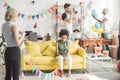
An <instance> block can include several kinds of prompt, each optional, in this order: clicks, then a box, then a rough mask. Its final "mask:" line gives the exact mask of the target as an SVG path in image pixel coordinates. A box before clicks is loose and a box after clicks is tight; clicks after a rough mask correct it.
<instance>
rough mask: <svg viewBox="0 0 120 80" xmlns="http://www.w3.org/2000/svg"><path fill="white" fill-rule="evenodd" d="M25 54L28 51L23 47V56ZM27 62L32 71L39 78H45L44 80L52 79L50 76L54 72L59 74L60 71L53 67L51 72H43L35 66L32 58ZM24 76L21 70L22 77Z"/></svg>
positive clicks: (41, 79) (42, 79)
mask: <svg viewBox="0 0 120 80" xmlns="http://www.w3.org/2000/svg"><path fill="white" fill-rule="evenodd" d="M27 55H28V51H27V49H24V56H27ZM29 64H30V67H32V73H34V72H35V75H36V76H38V77H39V79H40V80H44V79H46V80H52V77H54V74H55V75H60V72H59V70H58V69H55V70H54V71H53V72H51V73H44V72H42V71H40V70H39V69H38V68H37V66H36V65H35V64H34V62H33V60H32V58H30V62H29ZM24 78H25V75H24V73H23V72H22V79H24Z"/></svg>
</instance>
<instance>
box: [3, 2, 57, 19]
mask: <svg viewBox="0 0 120 80" xmlns="http://www.w3.org/2000/svg"><path fill="white" fill-rule="evenodd" d="M3 7H5V8H6V9H7V10H9V9H10V8H11V7H10V6H9V5H8V3H6V2H5V3H4V5H3ZM56 8H57V5H56V4H54V5H53V6H51V7H50V8H49V9H47V10H46V11H45V12H42V13H39V14H36V15H26V14H24V13H20V12H18V13H17V17H21V18H22V19H24V18H25V17H27V19H28V20H30V19H32V20H34V19H35V18H36V19H39V18H40V17H41V18H43V17H44V16H46V15H48V14H50V13H52V12H53V11H54V10H55V9H56Z"/></svg>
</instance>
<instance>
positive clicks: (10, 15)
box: [5, 8, 16, 21]
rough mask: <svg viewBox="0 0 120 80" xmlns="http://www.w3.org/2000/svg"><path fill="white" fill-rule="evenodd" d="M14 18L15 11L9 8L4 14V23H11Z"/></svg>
mask: <svg viewBox="0 0 120 80" xmlns="http://www.w3.org/2000/svg"><path fill="white" fill-rule="evenodd" d="M15 16H16V10H15V9H14V8H10V9H9V10H7V11H6V13H5V21H13V20H14V19H15Z"/></svg>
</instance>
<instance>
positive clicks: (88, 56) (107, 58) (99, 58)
mask: <svg viewBox="0 0 120 80" xmlns="http://www.w3.org/2000/svg"><path fill="white" fill-rule="evenodd" d="M93 56H95V57H93ZM86 58H87V60H89V70H88V72H89V73H91V68H92V63H91V62H93V61H102V62H103V61H104V60H107V61H110V62H111V63H112V58H111V57H109V56H108V57H103V56H102V55H101V56H100V57H98V55H96V54H93V53H87V54H86ZM100 66H101V67H103V66H102V65H100Z"/></svg>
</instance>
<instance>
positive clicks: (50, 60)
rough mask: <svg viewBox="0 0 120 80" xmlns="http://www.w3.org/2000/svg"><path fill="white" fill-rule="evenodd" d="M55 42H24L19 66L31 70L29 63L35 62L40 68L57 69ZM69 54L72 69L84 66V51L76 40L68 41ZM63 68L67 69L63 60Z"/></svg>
mask: <svg viewBox="0 0 120 80" xmlns="http://www.w3.org/2000/svg"><path fill="white" fill-rule="evenodd" d="M55 45H56V42H55V41H54V40H51V41H46V42H31V41H26V42H25V46H26V47H25V49H22V54H21V68H22V70H23V71H28V70H32V66H31V64H35V65H36V66H37V68H38V69H40V70H54V69H59V65H58V61H57V59H56V47H55ZM70 54H71V56H72V69H85V68H86V52H85V50H84V49H83V48H81V47H79V45H78V41H74V42H71V43H70ZM64 69H68V66H67V61H66V60H65V61H64Z"/></svg>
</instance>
